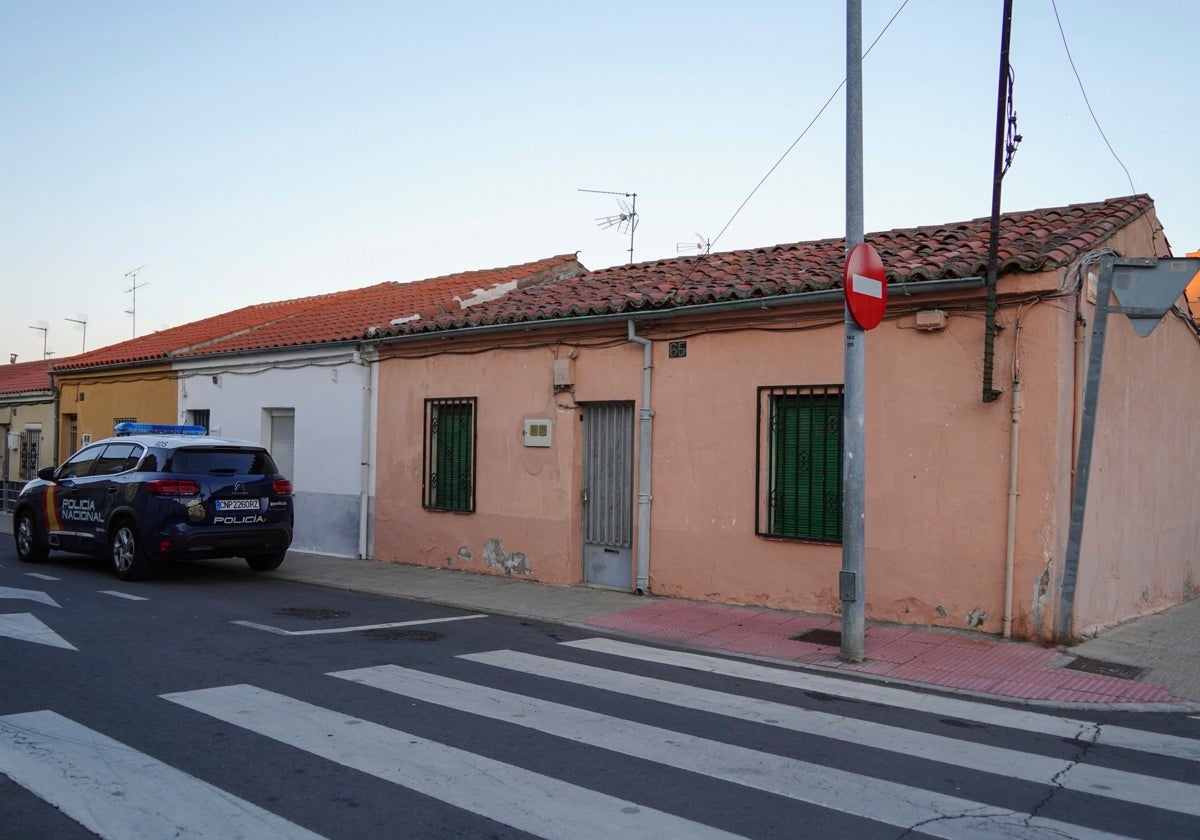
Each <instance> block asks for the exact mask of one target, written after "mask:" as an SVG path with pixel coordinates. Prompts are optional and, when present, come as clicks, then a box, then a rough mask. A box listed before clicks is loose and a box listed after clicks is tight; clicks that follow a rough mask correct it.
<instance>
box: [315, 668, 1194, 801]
mask: <svg viewBox="0 0 1200 840" xmlns="http://www.w3.org/2000/svg"><path fill="white" fill-rule="evenodd" d="M462 658H464V659H469V660H471V661H473V662H482V663H484V664H487V665H494V666H497V667H500V668H508V669H510V670H514V671H521V672H522V673H527V674H534V675H537V676H541V677H550V678H552V679H556V680H563V681H566V682H571V683H575V684H578V685H584V686H588V687H591V688H599V689H604V690H606V691H614V692H619V693H621V694H626V695H631V696H635V697H640V698H642V699H645V700H654V701H657V702H660V703H669V704H671V705H675V706H681V707H683V708H687V709H695V710H698V711H704V712H710V713H713V714H718V715H725V716H727V717H731V718H734V719H736V720H751V721H756V722H758V723H765V724H767V725H769V726H777V727H780V728H783V729H788V730H791V731H794V732H804V733H807V734H810V735H818V736H821V737H824V738H834V739H837V740H840V741H847V742H850V743H853V744H866V745H869V746H871V747H873V748H875V749H880V750H888V751H890V752H895V753H900V754H902V755H911V756H916V757H918V758H925V759H929V760H930V761H939V762H942V763H944V764H953V765H955V766H958V767H963V768H986V769H987V772H989V773H995V774H997V775H1000V776H1008V777H1011V778H1015V779H1024V780H1026V781H1030V782H1036V783H1038V784H1043V785H1054V786H1057V787H1061V788H1063V789H1065V790H1077V791H1081V792H1083V793H1092V794H1096V795H1099V796H1106V797H1110V798H1114V799H1120V800H1122V801H1124V802H1130V803H1135V804H1138V805H1148V806H1151V807H1155V808H1164V809H1167V810H1171V811H1177V812H1179V813H1183V814H1190V815H1192V816H1200V786H1196V785H1189V784H1185V783H1183V782H1175V781H1170V780H1167V779H1159V778H1155V777H1151V776H1143V775H1139V774H1137V773H1126V772H1123V771H1120V770H1112V769H1109V768H1105V767H1097V766H1094V765H1088V764H1081V763H1079V762H1077V761H1076V760H1074V759H1059V758H1051V757H1049V756H1041V755H1033V754H1029V753H1023V752H1019V751H1017V750H1011V749H1005V748H1003V747H993V746H988V745H986V744H979V743H975V742H972V741H964V740H960V739H958V738H948V737H945V736H942V735H933V734H929V733H925V732H917V731H914V730H910V729H903V728H900V727H895V726H888V725H886V724H882V723H875V722H873V721H867V720H859V719H856V718H848V717H843V716H841V715H832V714H828V713H825V712H819V711H811V710H808V709H802V708H797V707H795V706H789V705H787V704H784V703H773V702H770V701H767V700H759V699H756V698H753V697H742V696H739V695H735V694H726V693H723V692H719V691H710V690H708V689H703V688H695V687H691V686H687V685H682V684H679V683H673V682H669V681H667V680H660V679H654V678H651V677H642V676H637V675H635V674H625V673H622V672H620V671H612V670H609V669H606V668H596V667H593V666H591V665H580V664H578V663H575V662H566V661H563V660H558V659H549V658H547V657H542V656H533V655H531V654H527V653H518V652H516V651H509V650H502V651H492V652H489V653H479V654H469V655H466V656H464V657H462ZM368 670H369V669H368ZM351 673H355V672H351ZM389 673H395V671H389ZM784 673H787V672H784ZM336 676H345V677H346V678H347V679H354V678H356V677H351V676H348V675H347V674H338V675H336ZM358 678H360V679H361V681H364V682H366V681H369V680H370V679H372V678H371V677H370V675H368V674H363V675H361V676H360V677H358ZM393 682H395V680H393ZM371 684H373V685H374V684H377V683H375V682H372V683H371ZM398 693H408V692H398ZM435 702H436V701H435Z"/></svg>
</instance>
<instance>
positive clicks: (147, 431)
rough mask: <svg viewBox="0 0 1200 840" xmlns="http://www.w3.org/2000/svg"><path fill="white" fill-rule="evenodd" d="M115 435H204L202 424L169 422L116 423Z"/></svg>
mask: <svg viewBox="0 0 1200 840" xmlns="http://www.w3.org/2000/svg"><path fill="white" fill-rule="evenodd" d="M113 431H114V432H116V435H117V437H124V436H126V435H206V434H208V430H207V429H205V428H204V427H203V426H172V425H171V424H169V423H118V424H117V425H116V426H114V427H113Z"/></svg>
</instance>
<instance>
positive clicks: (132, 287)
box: [125, 265, 150, 338]
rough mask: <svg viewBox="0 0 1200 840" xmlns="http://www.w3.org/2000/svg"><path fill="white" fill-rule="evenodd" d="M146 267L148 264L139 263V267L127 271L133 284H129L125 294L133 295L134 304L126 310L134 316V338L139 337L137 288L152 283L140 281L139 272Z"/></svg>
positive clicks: (126, 275)
mask: <svg viewBox="0 0 1200 840" xmlns="http://www.w3.org/2000/svg"><path fill="white" fill-rule="evenodd" d="M145 267H146V266H144V265H139V266H138V267H137V268H135V269H133V270H132V271H126V272H125V277H126V279H128V280H130V282H131V285H130V286H129V288H128V289H126V290H125V294H127V295H128V294H132V295H133V305H132V306H130V307H129V308H128V309H126V310H125V314H126V315H130V316H132V317H133V337H134V338H137V290H138V289H140V288H142V286H148V285H150V284H149V283H139V282H138V279H137V278H138V272H139V271H141V270H142V269H143V268H145Z"/></svg>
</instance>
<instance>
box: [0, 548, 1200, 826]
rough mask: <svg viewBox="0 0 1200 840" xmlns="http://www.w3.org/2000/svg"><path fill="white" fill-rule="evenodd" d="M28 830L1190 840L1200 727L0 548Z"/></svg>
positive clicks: (0, 800)
mask: <svg viewBox="0 0 1200 840" xmlns="http://www.w3.org/2000/svg"><path fill="white" fill-rule="evenodd" d="M0 668H2V674H3V678H2V679H0V826H3V836H4V837H6V838H9V837H11V838H42V837H45V838H84V837H94V836H96V835H100V836H103V837H108V838H139V840H141V838H154V837H196V838H201V837H212V838H223V840H227V838H232V837H246V838H260V837H264V838H265V837H279V838H285V837H286V838H299V837H327V838H356V840H359V839H361V838H394V837H413V838H435V837H437V838H440V837H445V838H450V837H454V838H461V837H533V836H542V837H563V838H588V837H595V838H602V837H604V838H607V837H622V838H626V837H647V838H649V837H653V838H665V837H681V838H682V837H686V838H689V840H691V838H700V837H723V836H730V835H733V836H747V837H758V838H776V837H789V838H792V837H856V838H876V837H878V838H884V837H888V838H891V837H900V836H903V835H905V834H906V832H908V831H909V830H913V831H915V832H917V833H918V834H919V835H921V836H936V837H953V838H956V840H957V838H963V837H980V838H985V837H987V838H990V837H1050V836H1054V837H1112V836H1128V837H1144V838H1163V837H1197V836H1200V785H1198V784H1197V782H1198V781H1200V720H1197V719H1195V718H1191V717H1188V716H1186V715H1182V714H1136V715H1135V714H1129V713H1091V714H1087V715H1086V716H1081V715H1082V714H1083V713H1078V712H1074V711H1072V712H1070V713H1065V712H1055V711H1054V710H1049V709H1030V708H1026V707H1019V706H1005V705H1001V704H988V703H982V702H974V701H970V700H966V699H964V698H960V697H950V696H943V695H939V694H936V693H921V692H915V691H910V690H901V689H896V688H889V687H886V686H880V685H879V684H877V683H860V682H856V681H853V680H845V679H834V678H830V677H825V676H818V675H813V674H809V673H807V672H805V671H803V670H800V669H792V668H784V667H778V666H767V665H763V664H760V663H753V662H746V661H742V660H739V659H737V658H734V657H716V656H711V655H698V654H691V653H688V652H684V651H674V650H671V649H667V648H655V647H651V646H647V645H642V644H630V643H627V642H624V641H621V640H613V639H604V638H602V637H598V636H596V635H595V634H590V633H586V632H584V631H582V630H578V629H574V628H569V627H564V626H559V625H552V624H539V623H534V622H525V621H521V620H518V619H513V618H507V617H499V616H489V615H481V614H477V613H466V612H462V611H456V610H452V609H447V608H444V607H438V606H433V605H429V604H423V603H417V602H409V601H405V600H403V599H397V598H388V597H382V596H376V595H367V594H360V593H352V592H345V591H341V590H333V589H325V588H320V587H315V586H309V585H305V584H298V583H292V582H287V581H281V580H274V579H272V578H271V577H270V575H256V574H254V573H252V572H250V571H249V570H248V569H246V568H245V566H244V565H243V564H242V563H241V562H240V561H230V562H228V563H216V564H207V565H203V566H174V567H169V568H166V569H163V570H161V571H160V572H159V573H158V574H157V575H156V576H155V577H153V578H152V579H151V580H149V581H146V582H143V583H137V584H132V583H122V582H120V581H118V580H116V579H115V578H114V577H112V576H111V575H110V574H109V573H108V572H107V571H106V570H105V569H104V568H103V567H102V566H101V565H100V564H99V563H94V562H92V561H88V560H83V559H72V558H69V557H67V556H65V555H55V556H53V557H52V558H51V560H50V561H49V562H48V563H45V564H39V565H36V566H33V565H27V564H22V563H20V562H19V561H17V560H16V558H15V555H14V552H13V549H12V546H11V543H9V542H7V541H5V542H2V543H0Z"/></svg>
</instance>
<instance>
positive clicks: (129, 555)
mask: <svg viewBox="0 0 1200 840" xmlns="http://www.w3.org/2000/svg"><path fill="white" fill-rule="evenodd" d="M108 552H109V559H110V560H111V562H112V570H113V573H114V574H116V576H117V577H119V578H120V579H121V580H142V579H143V578H144V577H146V576H147V575H148V574H150V569H151V568H152V565H153V564H151V562H150V560H149V559H148V558H147V557H146V552H145V551H144V550H143V549H142V541H141V538H140V537H138V533H137V529H136V528H134V526H133V521H132V520H129V519H123V520H121V521H120V522H118V523H117V526H116V527H115V528H113V530H112V534H111V535H110V536H109V538H108Z"/></svg>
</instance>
